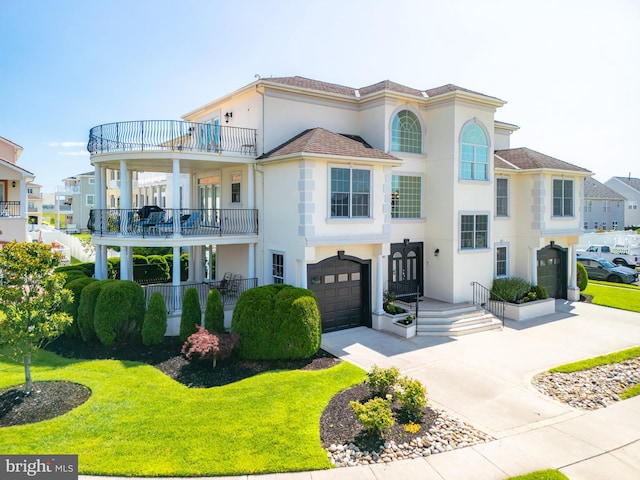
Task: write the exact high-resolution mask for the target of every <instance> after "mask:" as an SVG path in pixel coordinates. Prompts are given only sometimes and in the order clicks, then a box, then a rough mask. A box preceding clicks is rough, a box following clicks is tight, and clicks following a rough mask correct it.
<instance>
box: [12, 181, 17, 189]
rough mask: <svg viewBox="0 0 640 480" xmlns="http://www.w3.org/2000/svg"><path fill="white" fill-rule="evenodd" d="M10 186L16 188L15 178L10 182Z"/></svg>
mask: <svg viewBox="0 0 640 480" xmlns="http://www.w3.org/2000/svg"><path fill="white" fill-rule="evenodd" d="M11 186H12V187H13V188H16V181H15V180H14V181H13V182H11Z"/></svg>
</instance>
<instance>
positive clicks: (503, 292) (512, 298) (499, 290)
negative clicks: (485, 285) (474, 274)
mask: <svg viewBox="0 0 640 480" xmlns="http://www.w3.org/2000/svg"><path fill="white" fill-rule="evenodd" d="M530 290H531V284H530V283H529V282H527V281H526V280H524V279H522V278H497V279H495V280H494V281H493V286H492V287H491V293H493V294H496V295H498V296H499V297H501V298H502V299H503V300H506V301H507V302H509V303H518V301H519V300H520V299H522V298H524V297H526V296H527V293H529V291H530Z"/></svg>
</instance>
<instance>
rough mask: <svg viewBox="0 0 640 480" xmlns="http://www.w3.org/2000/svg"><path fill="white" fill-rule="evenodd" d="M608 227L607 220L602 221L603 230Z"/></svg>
mask: <svg viewBox="0 0 640 480" xmlns="http://www.w3.org/2000/svg"><path fill="white" fill-rule="evenodd" d="M606 229H607V222H602V230H606Z"/></svg>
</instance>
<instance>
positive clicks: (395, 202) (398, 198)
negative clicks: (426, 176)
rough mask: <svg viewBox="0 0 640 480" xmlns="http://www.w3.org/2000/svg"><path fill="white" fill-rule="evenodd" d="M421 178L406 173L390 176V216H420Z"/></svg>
mask: <svg viewBox="0 0 640 480" xmlns="http://www.w3.org/2000/svg"><path fill="white" fill-rule="evenodd" d="M421 207H422V178H421V177H411V176H407V175H393V176H392V177H391V218H420V217H421V215H422V208H421Z"/></svg>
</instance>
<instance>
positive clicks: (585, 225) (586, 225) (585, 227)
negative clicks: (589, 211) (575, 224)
mask: <svg viewBox="0 0 640 480" xmlns="http://www.w3.org/2000/svg"><path fill="white" fill-rule="evenodd" d="M584 229H585V230H589V224H588V223H587V222H584Z"/></svg>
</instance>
